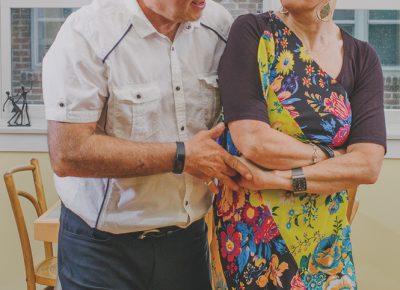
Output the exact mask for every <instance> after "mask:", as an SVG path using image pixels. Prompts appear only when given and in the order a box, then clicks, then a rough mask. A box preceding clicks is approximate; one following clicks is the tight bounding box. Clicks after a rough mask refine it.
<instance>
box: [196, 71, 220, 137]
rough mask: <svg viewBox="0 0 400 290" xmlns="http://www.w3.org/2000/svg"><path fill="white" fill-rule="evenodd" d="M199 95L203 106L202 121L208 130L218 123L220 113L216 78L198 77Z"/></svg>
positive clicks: (212, 76)
mask: <svg viewBox="0 0 400 290" xmlns="http://www.w3.org/2000/svg"><path fill="white" fill-rule="evenodd" d="M199 83H200V95H201V100H202V104H203V109H202V110H203V112H204V121H205V123H206V126H207V128H208V129H210V128H212V127H213V126H214V125H215V124H216V122H217V121H218V117H219V114H220V113H221V100H220V94H219V89H218V76H217V75H208V76H200V77H199Z"/></svg>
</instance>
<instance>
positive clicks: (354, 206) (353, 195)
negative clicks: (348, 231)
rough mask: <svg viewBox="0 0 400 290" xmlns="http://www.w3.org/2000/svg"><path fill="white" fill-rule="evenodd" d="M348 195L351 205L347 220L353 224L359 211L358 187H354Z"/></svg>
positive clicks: (348, 208)
mask: <svg viewBox="0 0 400 290" xmlns="http://www.w3.org/2000/svg"><path fill="white" fill-rule="evenodd" d="M347 195H348V198H349V204H348V207H347V220H348V221H349V223H350V224H351V223H352V221H353V219H354V217H355V215H356V213H357V210H358V204H359V201H358V199H357V198H356V195H357V187H353V188H350V189H348V190H347Z"/></svg>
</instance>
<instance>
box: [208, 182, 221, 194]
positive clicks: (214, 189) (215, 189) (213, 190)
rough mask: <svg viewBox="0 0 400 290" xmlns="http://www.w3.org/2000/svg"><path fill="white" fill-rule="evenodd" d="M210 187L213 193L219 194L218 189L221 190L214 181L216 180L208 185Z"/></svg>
mask: <svg viewBox="0 0 400 290" xmlns="http://www.w3.org/2000/svg"><path fill="white" fill-rule="evenodd" d="M208 189H209V190H210V191H211V192H212V193H215V194H217V193H218V191H219V189H218V187H217V185H216V184H215V183H214V181H213V182H211V183H210V185H208Z"/></svg>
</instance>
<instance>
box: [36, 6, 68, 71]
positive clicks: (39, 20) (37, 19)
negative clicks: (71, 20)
mask: <svg viewBox="0 0 400 290" xmlns="http://www.w3.org/2000/svg"><path fill="white" fill-rule="evenodd" d="M46 8H48V7H46ZM63 8H64V7H63ZM59 9H62V8H59ZM38 12H39V11H38V9H34V10H33V13H32V19H31V42H32V45H31V53H32V69H40V68H41V67H42V62H41V61H39V58H40V57H39V46H38V45H39V43H40V39H39V29H40V28H39V27H40V25H39V23H41V22H44V23H47V22H63V21H65V18H43V17H39V14H38Z"/></svg>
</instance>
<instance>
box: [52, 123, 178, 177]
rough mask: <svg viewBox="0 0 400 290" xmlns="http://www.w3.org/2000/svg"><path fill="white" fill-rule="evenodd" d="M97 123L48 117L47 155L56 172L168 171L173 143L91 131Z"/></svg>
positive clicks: (126, 173) (110, 174)
mask: <svg viewBox="0 0 400 290" xmlns="http://www.w3.org/2000/svg"><path fill="white" fill-rule="evenodd" d="M95 126H96V124H84V125H82V124H67V123H59V122H54V121H50V122H49V126H48V132H49V134H48V140H49V148H50V157H51V161H52V166H53V169H54V171H55V173H56V174H57V175H59V176H80V177H133V176H146V175H153V174H158V173H165V172H170V171H171V170H172V168H173V164H174V160H175V154H176V144H175V143H162V144H156V143H154V144H152V143H136V142H132V141H128V140H124V139H119V138H116V137H111V136H106V135H98V134H96V133H94V129H95Z"/></svg>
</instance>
